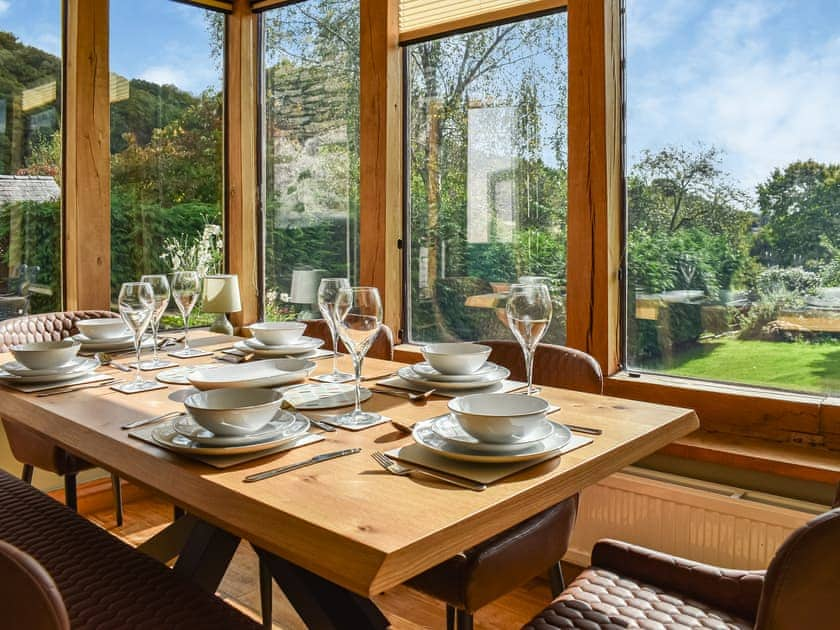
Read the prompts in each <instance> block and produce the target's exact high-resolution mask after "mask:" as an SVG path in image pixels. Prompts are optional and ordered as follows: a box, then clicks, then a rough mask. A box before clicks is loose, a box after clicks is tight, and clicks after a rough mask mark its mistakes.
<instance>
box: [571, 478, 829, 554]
mask: <svg viewBox="0 0 840 630" xmlns="http://www.w3.org/2000/svg"><path fill="white" fill-rule="evenodd" d="M650 475H651V474H650V473H646V476H642V473H635V474H634V472H633V471H632V469H630V472H623V473H619V474H616V475H612V476H611V477H609V478H607V479H605V480H603V481H602V482H600V483H599V484H597V485H595V486H591V487H589V488H587V489H586V490H585V491H584V492H583V493H582V494H581V501H580V509H579V511H578V520H577V524H576V525H575V532H574V535H573V536H572V542H571V545H570V549H569V554H568V555H567V557H566V559H567V560H568V561H570V562H572V563H574V564H578V565H581V566H587V564H588V563H589V552H590V551H591V549H592V545H594V544H595V542H596V541H598V540H599V539H601V538H617V539H620V540H625V541H628V542H631V543H635V544H638V545H643V546H645V547H650V548H652V549H657V550H659V551H664V552H666V553H671V554H675V555H678V556H682V557H685V558H690V559H692V560H697V561H700V562H707V563H709V564H714V565H718V566H723V567H730V568H736V569H764V568H766V567H767V565H768V564H769V562H770V560H771V559H772V557H773V554H774V553H775V552H776V549H777V548H778V547H779V545H781V543H782V542H783V541H784V540H785V538H787V536H788V535H789V534H790V533H791V531H793V530H794V529H796V528H797V527H799V526H800V525H802V524H804V523H805V522H806V521H808V520H810V519H811V518H812V517H813V515H814V514H815V513H819V512H820V511H822V509H824V508H822V506H817V505H815V504H812V503H806V502H797V501H789V500H786V499H782V498H777V499H778V500H777V501H764V500H760V499H764V498H767V497H766V495H764V496H758V497H757V496H753V495H751V494H750V493H748V492H746V491H741V490H738V489H737V488H729V487H727V486H720V485H717V484H706V483H704V482H697V481H696V480H688V479H686V478H683V477H678V476H676V475H664V474H660V473H656V474H655V476H656V477H657V478H654V479H651V478H648V477H649V476H650ZM769 498H772V497H769ZM773 503H776V504H773ZM778 503H782V504H784V505H785V506H786V507H779V505H778Z"/></svg>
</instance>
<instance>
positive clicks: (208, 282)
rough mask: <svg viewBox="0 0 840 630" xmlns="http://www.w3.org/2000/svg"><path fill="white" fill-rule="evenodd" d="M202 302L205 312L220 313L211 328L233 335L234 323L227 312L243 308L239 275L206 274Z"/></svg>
mask: <svg viewBox="0 0 840 630" xmlns="http://www.w3.org/2000/svg"><path fill="white" fill-rule="evenodd" d="M201 302H202V305H201V310H203V311H204V312H205V313H217V314H218V317H216V320H215V321H214V322H213V324H212V325H211V326H210V330H211V331H212V332H217V333H223V334H226V335H232V334H233V325H232V324H231V323H230V322H229V321H228V319H227V314H228V313H236V312H238V311H241V310H242V303H241V302H240V300H239V277H238V276H236V275H232V274H231V275H225V274H217V275H212V276H205V278H204V290H203V291H202V297H201Z"/></svg>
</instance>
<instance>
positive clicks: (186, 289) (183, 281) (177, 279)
mask: <svg viewBox="0 0 840 630" xmlns="http://www.w3.org/2000/svg"><path fill="white" fill-rule="evenodd" d="M200 292H201V281H200V279H199V277H198V273H197V272H195V271H176V272H175V273H174V274H172V299H173V300H175V305H176V306H177V307H178V310H179V311H180V312H181V318H182V319H183V320H184V347H183V349H182V350H179V351H177V352H174V353H172V354H174V355H176V356H179V357H192V356H201V355H203V354H204V352H203V351H201V350H195V349H193V348H190V341H189V333H190V313H192V310H193V308H194V307H195V305H196V302H198V296H199V294H200Z"/></svg>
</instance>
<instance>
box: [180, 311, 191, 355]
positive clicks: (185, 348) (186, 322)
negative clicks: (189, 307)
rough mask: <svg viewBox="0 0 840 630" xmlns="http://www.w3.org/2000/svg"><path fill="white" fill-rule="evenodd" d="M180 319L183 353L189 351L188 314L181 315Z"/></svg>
mask: <svg viewBox="0 0 840 630" xmlns="http://www.w3.org/2000/svg"><path fill="white" fill-rule="evenodd" d="M181 317H182V318H183V320H184V352H188V351H189V349H190V339H189V334H190V314H189V313H181Z"/></svg>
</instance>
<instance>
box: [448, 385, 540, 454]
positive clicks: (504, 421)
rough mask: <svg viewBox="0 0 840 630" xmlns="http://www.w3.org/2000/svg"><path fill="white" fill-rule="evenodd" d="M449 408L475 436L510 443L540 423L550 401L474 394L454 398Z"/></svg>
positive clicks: (509, 395) (527, 397) (520, 395)
mask: <svg viewBox="0 0 840 630" xmlns="http://www.w3.org/2000/svg"><path fill="white" fill-rule="evenodd" d="M449 410H450V411H451V412H452V415H454V416H455V419H456V420H458V422H460V423H461V426H462V427H463V428H464V431H466V432H467V433H469V434H470V435H472V436H473V437H475V438H476V439H478V440H481V441H482V442H490V443H494V444H510V443H511V442H513V441H514V440H515V438H516V436H523V435H527V434H528V433H530V432H531V431H533V430H534V429H536V428H537V427H538V426H539V424H540V421H541V420H543V419H544V418H545V413H546V411H548V402H546V401H545V400H543V399H542V398H535V397H534V396H523V395H522V394H471V395H469V396H463V397H461V398H455V399H453V400H451V401H450V402H449Z"/></svg>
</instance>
